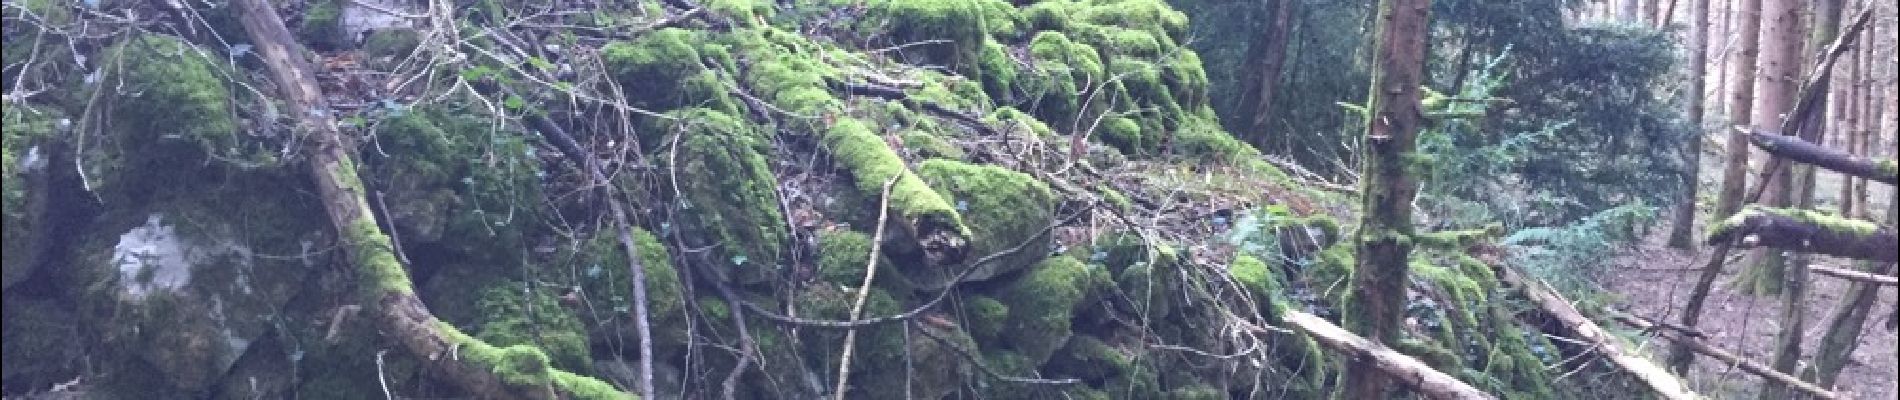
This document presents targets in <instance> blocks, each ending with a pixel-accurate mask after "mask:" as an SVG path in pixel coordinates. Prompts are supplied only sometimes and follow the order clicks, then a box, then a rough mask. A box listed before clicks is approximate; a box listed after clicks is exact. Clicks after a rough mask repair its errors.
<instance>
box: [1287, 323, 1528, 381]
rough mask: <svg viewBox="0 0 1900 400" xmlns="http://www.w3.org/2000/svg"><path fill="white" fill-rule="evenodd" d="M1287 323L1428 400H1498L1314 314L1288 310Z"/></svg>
mask: <svg viewBox="0 0 1900 400" xmlns="http://www.w3.org/2000/svg"><path fill="white" fill-rule="evenodd" d="M1285 321H1286V323H1287V325H1288V326H1292V327H1293V329H1294V330H1297V331H1300V332H1302V333H1305V334H1306V335H1307V336H1310V337H1312V338H1313V340H1315V341H1318V342H1319V343H1320V344H1322V345H1325V346H1326V347H1331V348H1333V349H1334V350H1339V351H1342V352H1346V353H1347V354H1348V355H1350V356H1351V357H1352V358H1354V359H1358V360H1362V361H1363V362H1365V363H1367V364H1368V365H1371V366H1372V367H1373V368H1377V369H1379V370H1380V371H1383V372H1385V373H1386V375H1387V376H1390V377H1392V379H1393V380H1394V381H1397V382H1399V383H1401V384H1404V385H1406V386H1407V387H1410V388H1411V389H1412V390H1414V391H1417V392H1418V393H1419V394H1422V395H1424V396H1425V397H1429V398H1433V399H1493V398H1495V397H1492V396H1491V395H1490V394H1486V393H1485V392H1483V391H1479V390H1478V389H1477V388H1473V387H1471V385H1469V384H1466V383H1464V382H1462V381H1459V380H1458V378H1453V377H1452V376H1451V375H1448V374H1445V373H1444V372H1439V371H1438V370H1435V369H1432V367H1431V366H1428V365H1425V363H1424V362H1421V361H1419V360H1418V359H1415V358H1412V357H1411V356H1407V355H1404V354H1401V353H1399V352H1398V351H1394V350H1392V349H1389V348H1386V347H1385V346H1384V345H1380V344H1378V343H1373V342H1372V341H1370V340H1366V338H1363V337H1359V336H1358V335H1354V334H1352V333H1351V332H1347V331H1346V330H1345V329H1342V328H1340V327H1339V326H1337V325H1333V323H1331V322H1326V320H1324V319H1321V318H1320V317H1318V316H1314V315H1313V314H1307V313H1305V312H1301V311H1298V310H1286V316H1285Z"/></svg>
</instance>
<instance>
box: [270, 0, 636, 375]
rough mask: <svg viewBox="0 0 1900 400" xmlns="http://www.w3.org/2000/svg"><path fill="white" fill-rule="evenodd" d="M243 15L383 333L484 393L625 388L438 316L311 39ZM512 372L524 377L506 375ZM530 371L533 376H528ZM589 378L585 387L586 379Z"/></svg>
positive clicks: (275, 19) (279, 23) (274, 20)
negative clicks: (400, 247) (380, 202)
mask: <svg viewBox="0 0 1900 400" xmlns="http://www.w3.org/2000/svg"><path fill="white" fill-rule="evenodd" d="M233 9H234V10H235V11H236V13H237V16H238V20H239V22H240V23H241V24H242V25H243V26H244V30H245V31H246V32H247V33H248V34H249V35H250V37H251V42H252V44H253V45H254V46H255V48H256V50H255V51H256V54H257V55H258V56H259V57H260V58H261V59H263V61H264V65H265V66H266V68H267V69H269V71H270V75H271V77H272V81H274V82H275V83H276V84H277V88H278V91H279V94H280V95H281V96H282V98H284V99H285V100H286V103H287V104H288V105H289V108H290V111H291V114H292V115H295V116H297V119H298V129H299V130H304V131H306V132H305V133H306V134H308V137H309V140H311V141H313V142H314V143H313V144H312V145H311V146H309V147H306V149H307V150H306V153H305V156H306V157H308V158H309V160H308V166H309V168H310V175H311V177H312V178H313V179H312V180H313V181H315V183H316V186H317V191H318V193H319V195H320V196H322V198H323V199H324V201H323V205H324V211H325V212H326V213H327V214H328V215H329V217H330V223H331V224H332V225H333V226H335V227H336V229H337V233H338V236H339V239H340V241H341V242H342V244H343V248H344V250H345V251H346V252H347V253H348V254H349V256H350V258H351V260H352V262H353V263H354V264H355V265H356V267H357V268H358V269H359V270H360V276H361V277H362V279H363V280H364V281H363V282H361V283H360V284H361V285H362V286H363V288H364V294H365V295H366V296H367V297H368V300H369V301H370V304H373V305H374V306H375V307H376V310H377V312H378V313H377V316H378V318H377V321H378V323H379V324H380V325H381V328H382V330H383V331H384V332H386V333H387V334H389V335H393V337H394V339H396V341H397V342H398V343H401V344H402V346H403V347H405V348H407V349H408V350H409V352H410V353H411V354H413V355H414V356H415V359H416V360H418V361H420V362H422V363H423V369H424V370H425V371H428V372H429V373H431V374H434V375H436V376H439V377H441V378H443V379H445V380H447V381H449V382H451V383H453V384H455V385H457V386H460V387H461V388H462V389H463V390H465V391H467V392H468V394H470V395H472V396H477V397H480V398H554V397H556V395H557V391H558V392H560V393H561V394H563V395H566V394H594V395H604V396H615V395H618V396H623V397H630V396H625V394H624V393H620V392H617V391H614V390H613V388H612V387H611V386H608V385H607V384H606V383H603V382H600V381H598V380H594V379H591V378H584V377H579V376H574V375H573V374H571V373H567V372H564V371H559V370H554V369H553V368H552V367H551V366H549V365H548V361H547V358H546V356H545V355H543V356H540V357H534V356H533V353H534V352H538V350H534V349H532V348H512V347H511V348H509V349H499V348H495V347H494V346H491V345H489V344H487V343H484V342H481V341H479V340H476V339H474V338H472V337H469V336H468V335H467V334H464V333H462V332H461V331H459V330H456V329H455V328H454V327H453V326H450V325H449V324H448V323H445V322H443V321H441V320H438V319H436V318H435V316H434V315H433V314H431V313H430V312H429V309H428V308H427V307H426V306H424V305H423V303H422V300H421V299H420V298H418V297H416V295H415V289H414V287H413V286H412V284H411V283H410V281H409V275H408V272H407V270H405V269H404V267H403V265H402V264H401V263H399V262H398V261H397V258H396V256H395V253H394V246H393V245H392V244H391V242H390V240H389V236H388V235H386V234H384V233H383V232H382V231H381V230H380V229H379V228H377V227H378V226H379V225H378V224H377V223H376V220H375V215H373V214H371V213H370V211H369V203H368V201H367V200H366V198H365V197H364V189H363V184H362V181H361V180H360V179H359V178H358V177H357V176H356V170H355V165H356V164H355V162H353V161H352V160H351V156H350V149H352V148H353V146H352V144H351V143H349V141H348V140H347V139H346V138H345V137H344V136H343V134H342V133H341V132H339V131H338V130H337V124H336V120H335V118H334V116H332V115H331V114H330V113H331V110H330V108H329V107H328V106H327V105H326V104H327V103H326V100H325V99H324V97H323V93H322V90H321V89H319V88H318V86H317V82H316V75H315V73H316V70H314V69H312V68H311V67H310V61H309V60H307V59H305V58H304V54H305V50H304V49H303V46H302V44H300V43H298V42H297V41H296V39H295V38H294V37H293V36H292V35H291V34H290V31H289V30H288V29H286V28H285V27H284V24H283V19H282V18H281V17H279V16H278V14H277V10H275V9H273V8H272V7H271V5H270V4H269V3H268V2H266V1H264V0H240V1H236V2H233ZM498 371H500V372H506V373H508V374H509V375H511V377H513V378H516V379H514V381H515V382H509V381H505V380H503V379H502V377H501V376H500V375H501V374H499V373H498ZM521 378H526V381H523V379H521ZM583 386H584V387H583Z"/></svg>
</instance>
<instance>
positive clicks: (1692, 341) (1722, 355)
mask: <svg viewBox="0 0 1900 400" xmlns="http://www.w3.org/2000/svg"><path fill="white" fill-rule="evenodd" d="M1614 318H1615V319H1616V320H1617V321H1619V322H1622V323H1624V324H1628V325H1629V326H1631V327H1635V328H1636V329H1642V330H1644V331H1646V332H1655V333H1656V336H1661V337H1663V338H1665V339H1669V341H1671V342H1675V343H1676V344H1678V345H1683V346H1686V347H1688V348H1689V350H1690V351H1694V352H1696V353H1699V354H1702V355H1706V356H1709V357H1710V358H1714V359H1716V360H1718V361H1721V362H1722V363H1723V364H1724V365H1731V366H1734V367H1735V368H1738V369H1741V370H1742V371H1745V372H1748V373H1751V374H1755V376H1760V377H1762V378H1763V379H1767V380H1770V381H1774V382H1778V383H1781V384H1784V385H1787V386H1788V387H1790V388H1793V389H1796V390H1800V391H1802V392H1803V393H1806V394H1807V395H1809V396H1814V397H1815V398H1819V399H1838V398H1840V395H1838V394H1835V393H1834V392H1833V391H1829V390H1827V389H1825V388H1822V387H1820V386H1815V385H1814V384H1812V383H1807V382H1803V381H1801V378H1796V377H1794V375H1788V374H1784V373H1781V372H1776V371H1775V370H1774V369H1771V368H1768V366H1766V365H1762V364H1761V363H1758V362H1754V361H1749V360H1748V359H1744V358H1741V357H1739V356H1736V355H1735V354H1734V353H1729V352H1728V351H1724V350H1722V349H1720V348H1716V347H1715V346H1710V345H1709V344H1708V343H1703V342H1702V340H1700V339H1696V338H1692V337H1689V336H1688V335H1686V334H1683V333H1682V332H1679V331H1676V330H1674V329H1668V328H1661V327H1658V326H1656V324H1655V323H1652V322H1650V321H1649V320H1646V319H1643V318H1641V317H1637V316H1633V315H1623V314H1618V315H1615V316H1614Z"/></svg>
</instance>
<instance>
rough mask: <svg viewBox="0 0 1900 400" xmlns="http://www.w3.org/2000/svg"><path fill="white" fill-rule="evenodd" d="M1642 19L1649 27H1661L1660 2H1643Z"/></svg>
mask: <svg viewBox="0 0 1900 400" xmlns="http://www.w3.org/2000/svg"><path fill="white" fill-rule="evenodd" d="M1642 18H1643V22H1648V23H1649V25H1650V26H1662V25H1663V23H1664V22H1663V20H1662V0H1643V17H1642Z"/></svg>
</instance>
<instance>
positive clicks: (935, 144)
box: [898, 130, 965, 160]
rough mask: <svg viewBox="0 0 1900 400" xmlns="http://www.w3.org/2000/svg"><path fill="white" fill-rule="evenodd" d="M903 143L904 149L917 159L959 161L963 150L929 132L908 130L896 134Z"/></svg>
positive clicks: (962, 156)
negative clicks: (915, 155)
mask: <svg viewBox="0 0 1900 400" xmlns="http://www.w3.org/2000/svg"><path fill="white" fill-rule="evenodd" d="M898 137H899V138H900V139H903V141H904V148H906V149H909V150H911V151H915V152H917V155H918V156H919V157H924V158H942V159H950V160H961V159H963V158H964V156H965V154H964V153H963V148H961V147H957V145H956V144H952V143H950V141H947V140H943V138H942V137H939V136H937V135H934V134H931V133H929V132H924V131H917V130H908V131H904V133H900V134H898Z"/></svg>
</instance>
